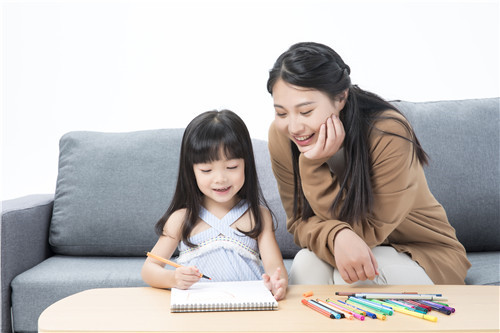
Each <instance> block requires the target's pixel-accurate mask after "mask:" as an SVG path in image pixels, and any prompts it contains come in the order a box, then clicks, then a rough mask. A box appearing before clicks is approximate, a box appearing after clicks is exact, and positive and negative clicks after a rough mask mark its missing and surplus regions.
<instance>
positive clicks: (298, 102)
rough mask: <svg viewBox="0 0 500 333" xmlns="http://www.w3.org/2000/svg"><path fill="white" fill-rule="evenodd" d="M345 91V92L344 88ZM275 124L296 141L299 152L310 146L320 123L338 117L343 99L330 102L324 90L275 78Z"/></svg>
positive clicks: (342, 106) (315, 139)
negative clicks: (333, 116) (300, 85)
mask: <svg viewBox="0 0 500 333" xmlns="http://www.w3.org/2000/svg"><path fill="white" fill-rule="evenodd" d="M346 93H347V91H346ZM273 99H274V109H275V110H276V115H275V120H274V123H275V125H276V127H277V129H278V130H279V131H280V132H281V133H283V134H284V135H286V136H287V137H288V138H290V140H292V141H293V142H295V144H296V145H297V148H298V149H299V151H300V152H301V153H305V152H306V151H308V150H309V149H311V148H312V147H313V145H314V144H315V143H316V141H317V136H318V132H319V128H320V126H321V124H324V123H325V122H326V119H327V118H328V117H331V116H332V115H333V114H335V115H336V116H339V113H340V110H342V109H343V108H344V105H345V98H342V99H339V100H335V101H332V100H331V99H330V98H329V97H328V95H326V94H325V93H323V92H321V91H319V90H315V89H309V88H304V87H299V86H294V85H291V84H289V83H287V82H285V81H283V80H281V79H280V80H278V81H277V82H276V83H275V84H274V87H273Z"/></svg>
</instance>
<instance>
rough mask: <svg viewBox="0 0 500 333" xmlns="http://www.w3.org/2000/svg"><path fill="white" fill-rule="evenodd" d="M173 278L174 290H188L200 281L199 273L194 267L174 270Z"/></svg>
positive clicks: (182, 267)
mask: <svg viewBox="0 0 500 333" xmlns="http://www.w3.org/2000/svg"><path fill="white" fill-rule="evenodd" d="M174 278H175V287H176V288H179V289H188V288H189V287H191V286H192V285H193V284H195V283H196V282H198V281H199V280H200V271H199V270H198V268H196V267H194V266H190V267H184V266H181V267H178V268H176V269H175V274H174Z"/></svg>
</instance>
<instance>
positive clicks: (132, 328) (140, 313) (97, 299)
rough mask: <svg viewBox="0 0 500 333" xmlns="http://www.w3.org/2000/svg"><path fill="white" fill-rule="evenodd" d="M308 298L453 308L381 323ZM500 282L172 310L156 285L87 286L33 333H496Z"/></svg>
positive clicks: (298, 295)
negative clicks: (393, 295)
mask: <svg viewBox="0 0 500 333" xmlns="http://www.w3.org/2000/svg"><path fill="white" fill-rule="evenodd" d="M307 291H312V292H313V293H314V295H313V296H312V298H313V299H315V298H319V299H326V298H337V299H345V297H340V296H335V292H336V291H351V292H418V293H442V294H443V296H444V297H446V298H447V299H448V301H447V303H448V304H449V305H450V306H452V307H454V308H455V309H456V312H455V313H453V314H451V315H449V316H447V315H445V314H441V313H438V312H436V311H432V312H431V313H430V314H432V315H434V316H436V317H438V320H437V322H430V321H427V320H424V319H420V318H415V317H412V316H408V315H405V314H402V313H395V314H394V315H393V316H388V317H387V320H385V321H382V320H378V319H371V318H366V319H365V320H364V321H360V320H356V319H355V320H348V319H340V320H335V319H329V318H327V317H325V316H323V315H321V314H319V313H317V312H315V311H313V310H311V309H309V308H308V307H306V306H304V305H303V304H302V303H301V302H300V300H301V299H302V298H303V296H302V294H303V293H305V292H307ZM499 293H500V287H499V286H475V285H474V286H473V285H469V286H454V285H436V286H414V285H413V286H369V287H368V286H364V287H362V286H358V287H353V286H336V285H290V286H289V288H288V291H287V295H286V299H284V300H282V301H280V302H279V309H278V310H276V311H238V312H203V313H171V312H170V291H169V290H162V289H155V288H147V287H143V288H103V289H90V290H87V291H83V292H81V293H77V294H74V295H72V296H69V297H67V298H64V299H62V300H60V301H58V302H56V303H54V304H52V305H51V306H49V307H48V308H47V309H46V310H45V311H44V312H43V313H42V314H41V315H40V318H39V320H38V329H39V332H186V331H191V332H193V331H195V332H236V331H244V332H331V331H343V332H404V331H411V332H498V331H499V326H500V325H499Z"/></svg>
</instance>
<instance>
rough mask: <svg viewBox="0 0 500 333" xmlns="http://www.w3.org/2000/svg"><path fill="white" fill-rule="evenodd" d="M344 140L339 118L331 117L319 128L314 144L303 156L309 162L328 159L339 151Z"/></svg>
mask: <svg viewBox="0 0 500 333" xmlns="http://www.w3.org/2000/svg"><path fill="white" fill-rule="evenodd" d="M344 138H345V131H344V125H343V124H342V122H341V121H340V119H339V117H337V116H336V115H332V116H331V117H328V118H327V119H326V123H325V124H322V125H321V126H320V128H319V132H318V139H317V140H316V143H315V144H314V146H313V147H312V148H311V149H310V150H308V151H306V152H305V153H304V156H305V157H307V158H308V159H311V160H318V159H323V158H330V157H332V156H333V155H334V154H335V153H336V152H337V151H338V150H339V149H340V147H341V146H342V143H343V142H344Z"/></svg>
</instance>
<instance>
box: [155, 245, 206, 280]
mask: <svg viewBox="0 0 500 333" xmlns="http://www.w3.org/2000/svg"><path fill="white" fill-rule="evenodd" d="M146 254H147V256H148V257H151V258H153V259H156V260H158V261H161V262H162V263H164V264H167V265H170V266H172V267H175V268H177V267H182V266H181V265H179V264H178V263H176V262H173V261H170V260H167V259H165V258H162V257H160V256H157V255H156V254H152V253H151V252H146ZM200 277H202V278H204V279H208V280H212V279H211V278H209V277H208V276H206V275H204V274H201V273H200Z"/></svg>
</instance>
